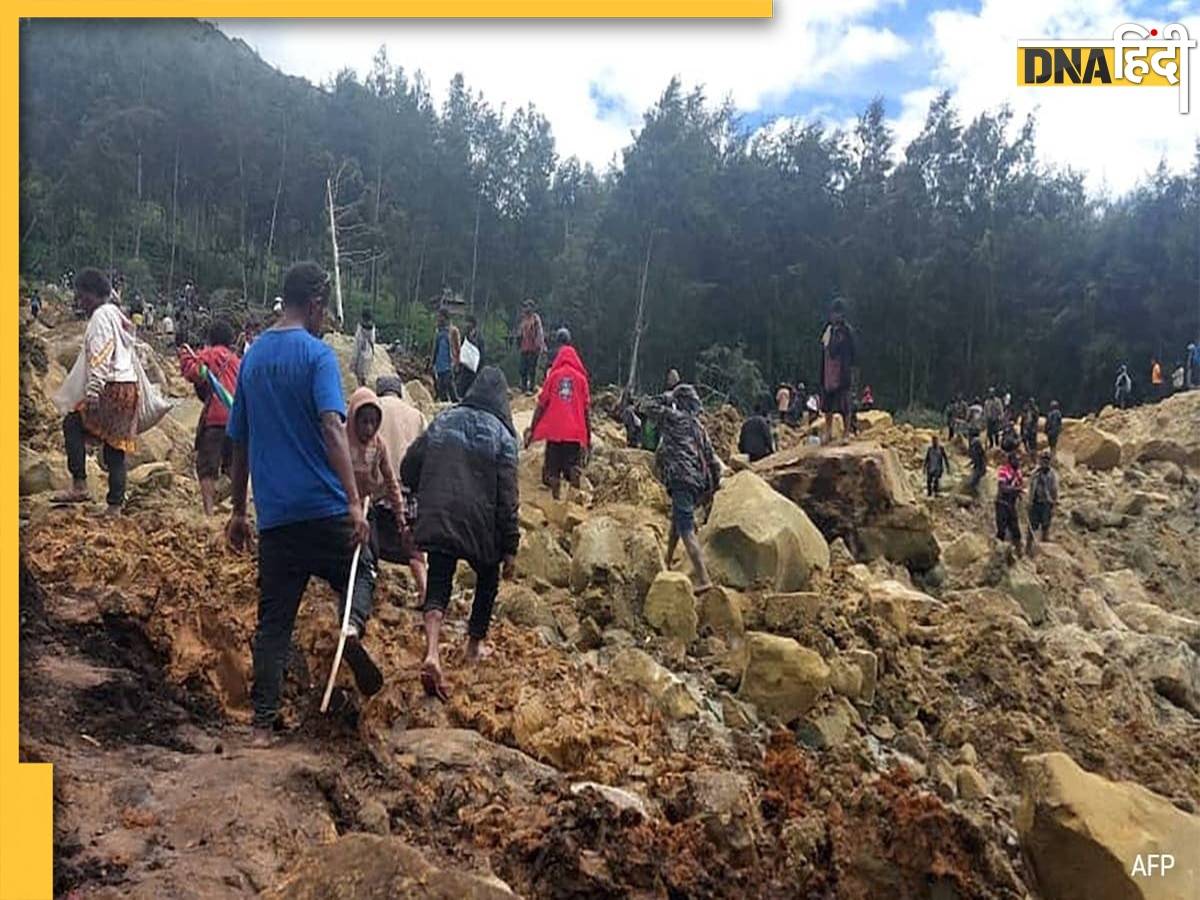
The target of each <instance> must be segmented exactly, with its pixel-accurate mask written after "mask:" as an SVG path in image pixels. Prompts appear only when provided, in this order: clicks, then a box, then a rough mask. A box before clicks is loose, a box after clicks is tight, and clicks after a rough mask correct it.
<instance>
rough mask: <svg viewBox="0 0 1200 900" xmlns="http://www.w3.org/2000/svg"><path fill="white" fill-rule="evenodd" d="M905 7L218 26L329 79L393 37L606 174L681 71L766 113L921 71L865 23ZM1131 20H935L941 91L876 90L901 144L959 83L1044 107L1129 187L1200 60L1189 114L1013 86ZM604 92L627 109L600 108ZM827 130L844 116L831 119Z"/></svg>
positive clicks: (1151, 158) (405, 50) (1110, 1)
mask: <svg viewBox="0 0 1200 900" xmlns="http://www.w3.org/2000/svg"><path fill="white" fill-rule="evenodd" d="M903 2H904V0H846V2H842V3H825V4H816V3H812V4H801V3H800V2H799V0H776V3H775V12H776V16H775V18H774V19H771V20H768V21H726V22H698V21H690V22H689V21H685V22H678V21H676V22H667V21H641V22H629V21H622V22H618V21H594V20H592V21H578V22H568V21H538V22H530V21H518V20H510V21H494V20H493V21H487V22H483V21H464V20H459V21H419V20H382V21H361V20H359V21H353V20H346V21H321V20H284V21H253V20H227V21H222V22H221V23H220V27H221V28H222V30H224V31H225V32H226V33H228V34H230V35H233V36H236V37H242V38H243V39H245V40H246V41H247V43H249V44H250V45H251V46H252V47H255V48H256V49H258V50H259V52H260V53H261V54H262V55H263V57H264V58H265V59H267V60H268V61H269V62H271V63H273V64H275V65H277V66H278V67H280V68H281V69H283V70H284V71H286V72H289V73H291V74H296V75H302V76H305V77H307V78H309V79H310V80H313V81H318V82H319V81H323V80H326V79H328V78H330V77H331V76H332V75H333V74H334V73H335V72H336V71H337V70H338V69H340V68H343V67H350V68H353V69H356V70H357V71H358V72H360V73H365V72H366V71H367V70H368V69H369V68H370V64H371V58H372V56H373V55H374V53H375V51H376V50H377V49H378V48H379V46H380V45H381V44H386V46H387V49H388V55H389V58H390V59H391V61H392V62H393V63H394V64H398V65H403V66H404V67H405V69H406V70H408V71H409V72H412V71H414V70H417V69H420V70H422V71H423V72H424V73H425V75H426V77H427V78H428V80H429V83H430V86H431V89H432V90H433V92H434V96H435V97H436V98H437V99H438V100H439V101H440V99H441V98H442V97H443V96H444V94H445V89H446V86H447V84H448V83H449V81H450V79H451V77H452V76H453V75H454V74H455V73H456V72H459V71H461V72H462V73H463V75H464V76H465V77H466V80H467V83H468V84H469V85H470V86H471V87H473V88H475V89H479V90H482V91H483V92H484V93H485V95H486V96H487V98H488V100H489V101H490V102H491V103H492V104H493V105H495V106H499V105H501V104H504V105H505V107H506V108H507V109H508V110H510V111H511V110H512V109H514V108H515V107H516V106H519V105H522V104H525V103H527V102H533V103H534V104H535V105H536V106H537V107H538V109H539V110H541V111H542V112H543V113H544V114H545V115H546V116H547V117H548V118H549V119H550V122H551V124H552V126H553V128H554V134H555V137H556V139H557V142H558V149H559V152H560V154H562V155H564V156H566V155H570V154H576V155H578V156H580V157H581V158H583V159H585V160H588V161H590V162H592V163H594V164H596V165H598V166H604V165H605V164H606V163H608V162H609V161H610V160H611V159H613V158H614V156H615V155H616V154H617V153H619V151H620V149H621V148H622V147H624V146H625V145H626V144H628V142H629V140H630V132H631V130H633V129H636V128H637V127H638V125H639V123H640V121H641V114H642V112H643V111H644V110H645V109H646V108H647V107H649V106H650V105H651V104H652V103H653V102H654V101H655V100H656V99H657V98H658V96H659V94H660V93H661V91H662V90H663V88H664V87H665V86H666V84H667V81H668V80H669V79H670V78H671V77H672V76H674V75H678V76H680V77H681V78H682V79H683V81H684V84H685V85H688V86H691V85H693V84H703V85H704V86H705V88H706V90H707V93H708V95H709V96H710V97H711V98H712V99H714V100H720V99H723V98H724V97H726V96H728V97H731V98H732V99H733V101H734V103H735V104H736V105H737V107H738V108H739V109H741V110H743V111H764V112H768V113H769V112H771V111H772V110H774V109H778V108H779V106H780V105H781V104H782V102H783V101H784V99H785V98H786V97H787V96H788V95H789V94H790V93H792V92H793V91H796V90H803V89H806V88H816V89H817V90H819V91H821V92H823V93H831V92H836V91H837V90H838V87H839V85H849V84H854V85H856V87H857V88H858V92H859V93H860V94H861V93H862V90H861V89H862V87H863V77H864V73H865V72H867V71H870V72H875V71H879V72H881V73H882V78H883V79H886V78H887V73H888V71H889V70H888V67H887V65H886V64H887V63H889V62H896V61H901V60H903V61H905V62H912V59H913V58H912V56H910V55H909V54H912V53H913V52H914V51H913V48H912V47H910V45H909V43H908V42H907V41H906V40H905V38H904V37H902V36H900V35H898V34H896V33H895V32H894V31H892V30H889V29H888V28H886V27H881V26H879V25H878V24H874V20H873V19H871V18H869V17H873V16H878V15H880V14H887V13H888V12H890V11H893V10H894V9H895V8H896V7H898V6H902V5H903ZM1163 16H1169V18H1170V19H1171V20H1179V21H1183V22H1184V24H1186V25H1187V26H1188V29H1189V31H1190V32H1191V34H1192V36H1193V37H1195V36H1198V35H1200V0H1190V2H1170V3H1169V11H1168V10H1167V9H1164V11H1163ZM1143 19H1145V17H1143ZM1126 21H1138V18H1137V17H1135V16H1133V15H1132V14H1131V13H1130V12H1129V11H1128V10H1127V9H1126V8H1125V7H1124V5H1123V3H1122V2H1120V0H983V3H982V6H981V7H980V9H979V10H978V12H965V11H962V10H960V9H945V10H940V11H936V12H933V13H931V14H930V15H929V18H928V23H927V24H928V35H927V36H926V37H925V38H923V41H924V43H923V46H921V47H919V48H917V49H916V51H915V52H916V55H917V56H918V57H919V58H922V59H927V60H929V62H930V64H931V66H932V73H931V76H930V79H929V83H928V84H926V85H912V83H911V78H910V79H909V80H907V81H902V80H900V79H899V76H898V79H897V83H898V84H899V85H901V87H900V88H898V87H897V85H896V84H891V83H887V82H886V81H881V83H879V84H878V90H879V93H882V94H887V95H892V96H894V95H895V93H896V92H897V90H898V89H899V90H902V91H903V93H901V96H900V108H899V109H898V110H897V109H892V110H890V112H892V114H893V116H894V118H893V125H894V127H895V129H896V133H897V138H898V140H897V143H898V145H899V146H900V147H903V146H904V144H905V143H907V141H908V140H910V139H911V138H912V137H913V136H914V135H915V134H916V133H917V132H918V131H919V130H920V128H921V126H922V124H923V123H924V119H925V113H926V110H927V108H928V104H929V101H930V100H931V99H932V98H933V97H934V96H935V95H936V94H937V93H938V92H939V91H941V90H944V89H949V90H951V91H952V92H953V94H954V95H955V103H956V104H957V105H958V106H959V108H960V110H961V112H962V114H963V117H964V119H968V120H969V119H970V118H971V117H973V116H974V115H975V114H977V113H978V112H980V111H981V110H984V109H994V108H996V107H997V106H999V105H1000V104H1002V103H1007V104H1009V105H1010V106H1011V107H1012V108H1013V110H1014V112H1015V113H1016V116H1017V119H1018V121H1019V120H1020V119H1022V118H1023V117H1024V115H1025V113H1027V112H1029V111H1033V110H1037V112H1038V123H1039V124H1038V146H1039V152H1040V153H1041V156H1042V158H1043V159H1045V160H1046V161H1048V162H1051V163H1053V164H1057V165H1072V166H1074V167H1076V168H1079V169H1082V170H1085V171H1086V172H1087V173H1088V181H1089V185H1090V186H1091V187H1092V188H1093V189H1100V188H1102V187H1108V188H1110V189H1112V190H1115V191H1123V190H1125V189H1127V188H1128V187H1130V186H1131V185H1132V184H1133V183H1134V182H1135V181H1136V180H1137V179H1138V178H1139V177H1141V176H1143V175H1144V174H1145V173H1146V172H1149V171H1152V170H1153V169H1154V168H1155V167H1156V166H1157V164H1158V161H1159V159H1160V158H1165V159H1166V160H1167V161H1168V164H1169V165H1171V166H1172V168H1175V169H1183V168H1185V167H1186V166H1188V165H1189V164H1190V162H1191V160H1192V154H1193V152H1194V149H1193V142H1194V140H1195V138H1196V136H1197V134H1200V85H1198V84H1197V81H1198V76H1197V75H1196V72H1197V70H1200V52H1194V53H1193V56H1192V66H1191V70H1192V71H1191V76H1192V91H1191V93H1192V106H1193V108H1194V111H1193V112H1192V113H1191V114H1190V115H1188V116H1180V115H1178V114H1177V113H1176V111H1175V104H1176V94H1175V91H1174V90H1171V89H1159V90H1155V91H1137V90H1132V89H1128V88H1114V89H1109V90H1105V89H1101V88H1089V89H1078V90H1071V89H1062V88H1060V89H1053V88H1043V89H1038V88H1018V87H1017V86H1016V83H1015V82H1016V77H1015V71H1014V67H1015V56H1016V52H1015V49H1016V42H1017V41H1018V40H1020V39H1024V38H1037V37H1105V36H1107V35H1110V34H1111V33H1112V29H1113V27H1114V26H1115V25H1117V24H1119V23H1121V22H1126ZM1145 21H1147V22H1149V20H1148V19H1146V20H1145ZM1166 21H1167V19H1165V18H1164V19H1163V20H1162V21H1161V22H1158V23H1157V24H1160V25H1161V24H1165V22H1166ZM880 64H883V65H880ZM868 67H875V68H871V69H868ZM906 71H911V67H908V68H906ZM866 87H867V88H868V90H869V88H870V87H871V85H870V84H867V85H866ZM592 90H598V91H599V92H600V93H602V94H603V95H604V96H605V97H606V98H611V99H612V100H613V101H615V103H616V108H615V109H612V110H606V111H605V112H604V113H603V114H601V113H600V112H598V110H597V104H596V102H595V100H594V99H593V98H592V96H591V93H590V92H591V91H592ZM823 111H825V110H823V109H811V110H805V111H803V112H802V114H801V115H799V116H796V118H803V119H812V118H814V117H815V116H817V115H819V114H820V113H821V112H823ZM827 119H829V117H827ZM830 124H831V125H832V126H837V125H843V124H847V123H846V122H843V121H838V120H837V119H836V118H833V119H831V120H830Z"/></svg>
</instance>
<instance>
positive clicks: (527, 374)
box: [517, 298, 546, 395]
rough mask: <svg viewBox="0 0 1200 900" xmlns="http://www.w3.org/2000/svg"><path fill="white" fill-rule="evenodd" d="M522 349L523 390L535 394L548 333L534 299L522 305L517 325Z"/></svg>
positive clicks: (527, 393)
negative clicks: (539, 360) (539, 365)
mask: <svg viewBox="0 0 1200 900" xmlns="http://www.w3.org/2000/svg"><path fill="white" fill-rule="evenodd" d="M517 333H518V335H519V336H520V348H521V390H522V391H523V392H524V393H525V394H526V395H529V394H532V393H533V386H534V383H535V382H536V380H537V367H538V359H539V358H540V357H541V355H542V354H543V353H545V352H546V333H545V331H544V330H543V328H542V317H541V316H539V315H538V313H537V307H536V305H535V304H534V302H533V300H532V298H531V299H528V300H526V301H525V302H524V303H522V304H521V321H520V322H519V323H518V324H517Z"/></svg>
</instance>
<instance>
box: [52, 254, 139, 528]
mask: <svg viewBox="0 0 1200 900" xmlns="http://www.w3.org/2000/svg"><path fill="white" fill-rule="evenodd" d="M75 296H76V298H77V302H78V304H79V305H80V306H81V307H82V308H83V310H84V312H85V313H86V314H87V315H88V324H87V329H86V331H85V332H84V335H83V348H82V349H81V350H80V351H79V352H80V359H79V360H78V361H77V362H76V366H82V367H83V375H84V378H83V380H82V381H81V382H80V387H81V388H82V390H81V393H82V396H81V397H79V398H78V399H77V400H76V398H75V397H72V398H70V400H71V401H73V405H74V409H73V410H72V411H71V412H69V413H67V415H66V417H65V418H64V419H63V438H64V440H65V442H66V449H67V469H68V470H69V471H70V473H71V481H72V486H71V490H70V491H67V492H66V493H64V494H60V495H58V496H57V497H55V500H56V501H57V502H62V503H82V502H86V501H87V500H88V499H90V498H89V495H88V490H87V468H86V461H87V450H86V445H87V441H88V440H93V441H100V442H101V443H102V445H103V448H104V449H103V454H104V464H105V468H107V469H108V498H107V499H108V512H109V514H115V513H119V512H120V511H121V506H122V505H123V504H124V502H125V454H126V453H128V452H130V451H132V450H133V449H135V447H136V441H135V436H136V434H137V411H138V384H137V381H138V377H137V369H136V366H135V358H134V355H133V354H134V348H133V344H134V336H133V323H132V322H130V321H129V319H128V318H126V317H125V314H124V313H123V312H121V310H120V308H119V307H118V306H117V305H116V304H115V303H112V302H110V300H111V298H112V296H113V292H112V287H111V285H110V284H109V281H108V279H107V278H106V277H105V276H104V274H103V273H102V272H100V271H99V270H98V269H84V270H83V271H81V272H80V273H79V274H78V275H77V276H76V277H75ZM73 371H74V370H73Z"/></svg>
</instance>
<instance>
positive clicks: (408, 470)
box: [400, 366, 521, 700]
mask: <svg viewBox="0 0 1200 900" xmlns="http://www.w3.org/2000/svg"><path fill="white" fill-rule="evenodd" d="M400 475H401V478H402V480H403V481H404V483H405V484H406V485H408V486H409V487H410V488H412V489H414V490H415V491H416V493H417V504H418V509H419V512H418V515H417V525H416V529H415V532H414V534H415V537H416V541H417V546H419V547H420V548H421V549H422V550H424V551H425V552H426V553H427V554H428V555H429V584H428V587H427V588H426V591H425V606H424V610H425V617H424V619H425V622H424V624H425V660H424V662H423V664H422V666H421V684H422V686H423V687H424V689H425V691H426V693H428V694H430V695H431V696H435V697H439V698H441V699H443V700H445V699H447V697H448V690H447V687H446V680H445V675H444V672H443V669H442V660H441V651H440V646H439V643H440V638H441V630H442V621H443V619H444V617H445V614H446V607H447V606H449V605H450V592H451V588H452V586H453V581H454V570H455V568H456V567H457V565H458V561H459V560H465V561H466V562H467V564H468V565H469V566H470V567H471V568H472V569H474V570H475V599H474V602H473V603H472V605H471V618H470V621H469V622H468V624H467V650H466V656H467V660H468V661H469V662H472V663H474V662H478V661H479V660H480V659H482V658H483V657H485V656H488V655H489V654H490V652H491V649H490V648H489V647H488V646H487V645H485V644H484V639H485V638H486V637H487V633H488V627H489V626H490V624H491V621H492V607H493V606H494V605H495V602H496V593H497V591H498V590H499V585H500V577H501V574H503V576H504V578H506V579H511V578H512V577H513V576H514V574H515V564H516V557H517V546H518V544H519V542H520V538H521V532H520V529H519V528H518V525H517V507H518V505H519V503H520V496H519V490H518V486H517V433H516V429H515V428H514V427H513V423H512V415H511V413H510V412H509V406H508V382H506V381H505V379H504V373H503V372H501V371H500V370H499V369H497V368H496V367H495V366H484V367H483V369H481V370H480V372H479V374H478V375H477V376H476V378H475V383H474V384H473V385H471V390H470V392H468V394H467V396H466V397H464V398H463V400H462V402H461V403H460V404H459V405H458V406H455V407H452V408H451V409H448V410H446V411H444V412H443V413H441V414H440V415H438V416H437V418H435V419H434V420H433V421H432V422H431V423H430V425H429V429H428V430H427V431H426V432H425V433H424V434H423V435H421V437H419V438H417V440H416V441H415V442H414V443H413V445H412V446H411V447H409V448H408V453H407V454H405V457H404V463H403V464H402V465H401V467H400Z"/></svg>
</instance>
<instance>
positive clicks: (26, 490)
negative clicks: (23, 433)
mask: <svg viewBox="0 0 1200 900" xmlns="http://www.w3.org/2000/svg"><path fill="white" fill-rule="evenodd" d="M56 462H57V463H58V464H57V465H55V464H54V463H52V462H51V461H50V459H49V458H48V457H47V456H44V455H42V454H41V453H38V452H37V451H36V450H30V449H29V448H28V447H22V448H21V454H20V474H19V476H18V481H17V489H18V492H19V493H20V496H22V497H26V496H28V495H30V494H42V493H45V492H46V491H54V490H60V489H64V488H66V487H68V486H69V485H70V483H71V478H70V476H69V475H68V474H67V469H66V463H65V462H64V461H62V460H61V459H59V460H57V461H56Z"/></svg>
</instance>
